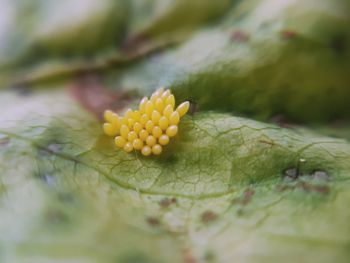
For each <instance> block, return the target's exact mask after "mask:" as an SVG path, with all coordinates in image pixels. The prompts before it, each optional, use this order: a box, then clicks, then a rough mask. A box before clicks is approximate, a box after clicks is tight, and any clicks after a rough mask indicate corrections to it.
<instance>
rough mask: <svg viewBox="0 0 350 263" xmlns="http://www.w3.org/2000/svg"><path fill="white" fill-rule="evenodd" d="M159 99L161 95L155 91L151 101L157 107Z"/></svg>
mask: <svg viewBox="0 0 350 263" xmlns="http://www.w3.org/2000/svg"><path fill="white" fill-rule="evenodd" d="M158 98H159V93H158V91H155V92H154V93H153V94H152V95H151V98H150V99H149V100H150V101H152V103H153V105H155V104H156V101H157V99H158Z"/></svg>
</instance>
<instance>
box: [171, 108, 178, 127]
mask: <svg viewBox="0 0 350 263" xmlns="http://www.w3.org/2000/svg"><path fill="white" fill-rule="evenodd" d="M179 122H180V114H179V113H178V112H177V111H174V112H173V113H172V114H171V115H170V118H169V124H170V125H178V124H179Z"/></svg>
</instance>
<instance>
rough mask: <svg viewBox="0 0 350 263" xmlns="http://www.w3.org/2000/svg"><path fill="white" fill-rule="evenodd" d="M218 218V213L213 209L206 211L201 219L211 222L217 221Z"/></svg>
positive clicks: (205, 222)
mask: <svg viewBox="0 0 350 263" xmlns="http://www.w3.org/2000/svg"><path fill="white" fill-rule="evenodd" d="M217 218H218V215H217V214H216V213H214V212H213V211H205V212H204V213H203V214H202V216H201V220H202V222H203V223H204V224H208V223H211V222H213V221H215V220H216V219H217Z"/></svg>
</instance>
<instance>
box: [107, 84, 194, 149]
mask: <svg viewBox="0 0 350 263" xmlns="http://www.w3.org/2000/svg"><path fill="white" fill-rule="evenodd" d="M189 107H190V103H189V102H188V101H185V102H183V103H181V104H180V105H179V106H178V107H177V108H176V109H175V97H174V95H173V94H171V92H170V90H165V91H164V89H163V88H161V89H158V90H157V91H155V92H154V93H153V94H152V96H151V97H150V98H147V97H144V98H143V99H142V100H141V102H140V105H139V109H138V110H131V109H128V110H127V111H126V112H125V115H124V116H123V117H121V116H118V114H116V113H114V112H113V111H110V110H106V111H105V113H104V118H105V120H106V123H104V124H103V130H104V132H105V133H106V134H107V135H109V136H115V139H114V142H115V144H116V145H117V146H118V147H119V148H123V149H124V151H126V152H131V151H132V150H134V149H135V150H139V151H141V153H142V154H143V155H145V156H148V155H151V154H154V155H159V154H161V153H162V151H163V146H164V145H167V144H168V143H169V141H170V138H171V137H174V136H175V135H176V134H177V132H178V124H179V122H180V118H181V117H182V116H184V115H185V114H186V113H187V111H188V109H189Z"/></svg>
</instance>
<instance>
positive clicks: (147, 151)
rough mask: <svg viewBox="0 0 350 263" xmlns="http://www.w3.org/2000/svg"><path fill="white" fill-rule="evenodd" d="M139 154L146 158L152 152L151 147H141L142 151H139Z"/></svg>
mask: <svg viewBox="0 0 350 263" xmlns="http://www.w3.org/2000/svg"><path fill="white" fill-rule="evenodd" d="M141 153H142V154H143V155H144V156H148V155H150V154H151V153H152V150H151V147H149V146H147V145H146V146H143V147H142V150H141Z"/></svg>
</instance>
